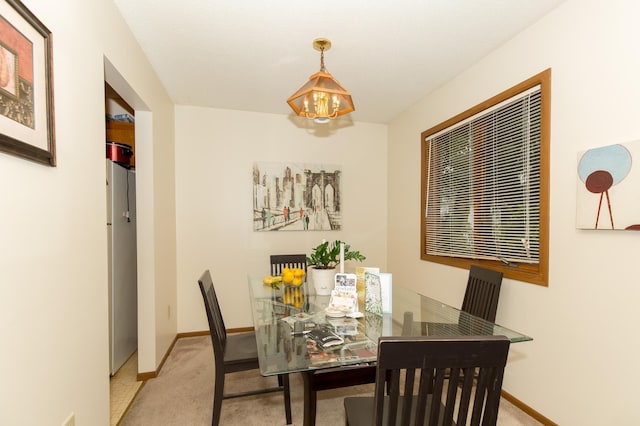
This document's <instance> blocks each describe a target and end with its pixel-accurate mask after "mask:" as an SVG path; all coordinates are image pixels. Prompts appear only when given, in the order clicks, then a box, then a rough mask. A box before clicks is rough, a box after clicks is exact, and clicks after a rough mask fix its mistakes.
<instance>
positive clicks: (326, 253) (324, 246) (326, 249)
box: [307, 240, 366, 269]
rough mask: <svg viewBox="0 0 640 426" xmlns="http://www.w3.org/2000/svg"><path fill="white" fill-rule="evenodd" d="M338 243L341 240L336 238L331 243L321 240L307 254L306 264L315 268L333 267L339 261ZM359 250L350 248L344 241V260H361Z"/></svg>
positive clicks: (362, 258) (340, 242)
mask: <svg viewBox="0 0 640 426" xmlns="http://www.w3.org/2000/svg"><path fill="white" fill-rule="evenodd" d="M340 244H342V241H339V240H336V241H334V242H332V243H330V242H329V241H323V242H322V243H321V244H319V245H317V246H316V247H314V248H313V249H311V250H312V251H311V254H310V255H309V256H307V266H312V267H314V268H316V269H333V268H335V267H336V265H337V264H338V263H339V262H340ZM365 259H366V257H364V256H363V255H362V254H360V252H359V251H356V250H351V246H350V245H349V244H346V243H344V260H345V261H346V260H357V261H358V262H362V261H363V260H365Z"/></svg>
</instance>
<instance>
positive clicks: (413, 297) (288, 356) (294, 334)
mask: <svg viewBox="0 0 640 426" xmlns="http://www.w3.org/2000/svg"><path fill="white" fill-rule="evenodd" d="M249 289H250V295H251V307H252V314H253V324H254V329H255V333H256V343H257V346H258V359H259V365H260V373H261V374H262V375H264V376H270V375H277V374H285V373H293V372H309V371H314V370H318V369H326V368H329V367H337V366H349V365H363V364H372V363H373V364H375V361H376V354H377V345H378V338H379V337H381V336H417V335H425V336H471V335H473V336H478V335H486V336H491V335H496V336H498V335H503V336H506V337H507V338H509V339H510V340H511V343H517V342H524V341H529V340H533V339H532V338H531V337H529V336H527V335H524V334H522V333H519V332H517V331H514V330H511V329H509V328H506V327H503V326H501V325H498V324H494V323H491V322H488V321H485V320H483V319H481V318H478V317H476V316H473V315H471V314H469V313H466V312H463V311H461V310H459V309H457V308H454V307H452V306H449V305H447V304H445V303H442V302H440V301H438V300H435V299H432V298H430V297H427V296H425V295H422V294H419V293H417V292H415V291H412V290H409V289H407V288H404V287H402V286H400V285H397V284H394V285H393V286H392V290H391V303H390V308H391V309H390V311H391V312H388V313H383V314H382V315H378V314H374V313H369V312H363V316H362V318H350V317H339V318H336V317H329V316H327V315H326V313H325V308H326V307H327V306H328V305H329V301H330V296H324V295H317V294H315V291H314V290H313V286H312V285H309V284H308V283H307V282H306V281H305V282H304V283H303V284H302V285H301V286H300V287H286V286H283V285H282V284H280V285H279V286H277V287H272V286H271V285H265V284H263V282H262V277H258V276H250V277H249ZM359 310H360V311H364V309H363V307H362V306H360V309H359ZM387 310H388V309H387ZM316 329H325V330H327V329H328V330H331V331H333V332H334V333H336V334H338V335H339V336H340V337H342V338H343V340H344V343H342V344H338V345H336V346H332V347H329V348H322V347H321V346H320V345H318V344H316V343H315V342H314V341H313V340H312V339H311V338H309V337H308V336H309V334H308V333H309V332H310V331H312V330H316Z"/></svg>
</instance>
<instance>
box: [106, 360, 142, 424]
mask: <svg viewBox="0 0 640 426" xmlns="http://www.w3.org/2000/svg"><path fill="white" fill-rule="evenodd" d="M137 375H138V352H137V351H136V352H134V354H133V355H131V357H130V358H129V359H128V360H127V362H125V363H124V365H123V366H122V367H120V370H118V371H117V372H116V374H115V375H114V376H113V377H111V380H110V406H111V414H110V422H109V424H110V425H111V426H116V425H117V424H118V423H119V422H120V420H121V419H122V417H123V416H124V414H125V413H126V411H127V409H128V408H129V405H130V404H131V402H132V401H133V399H134V398H135V396H136V394H137V393H138V391H139V390H140V388H141V387H142V385H143V383H144V382H138V381H137V380H136V378H137Z"/></svg>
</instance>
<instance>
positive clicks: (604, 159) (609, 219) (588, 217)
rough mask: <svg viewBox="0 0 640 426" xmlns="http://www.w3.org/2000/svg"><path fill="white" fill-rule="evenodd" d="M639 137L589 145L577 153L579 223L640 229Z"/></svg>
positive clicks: (622, 228)
mask: <svg viewBox="0 0 640 426" xmlns="http://www.w3.org/2000/svg"><path fill="white" fill-rule="evenodd" d="M634 157H635V158H636V159H639V158H640V141H634V142H629V143H624V144H614V145H608V146H603V147H599V148H593V149H589V150H587V151H584V152H581V153H579V155H578V170H577V172H578V193H577V201H576V204H577V208H576V210H577V211H576V216H577V217H576V226H577V228H579V229H609V230H611V229H618V230H627V231H639V230H640V167H638V166H635V167H634V165H633V158H634Z"/></svg>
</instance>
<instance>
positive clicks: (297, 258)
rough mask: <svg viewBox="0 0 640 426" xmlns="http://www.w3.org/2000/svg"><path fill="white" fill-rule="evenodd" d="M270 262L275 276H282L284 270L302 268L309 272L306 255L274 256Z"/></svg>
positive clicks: (272, 273)
mask: <svg viewBox="0 0 640 426" xmlns="http://www.w3.org/2000/svg"><path fill="white" fill-rule="evenodd" d="M270 261H271V275H273V276H277V275H280V274H281V273H282V268H300V269H304V272H305V273H306V272H307V255H306V254H272V255H271V259H270Z"/></svg>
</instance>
